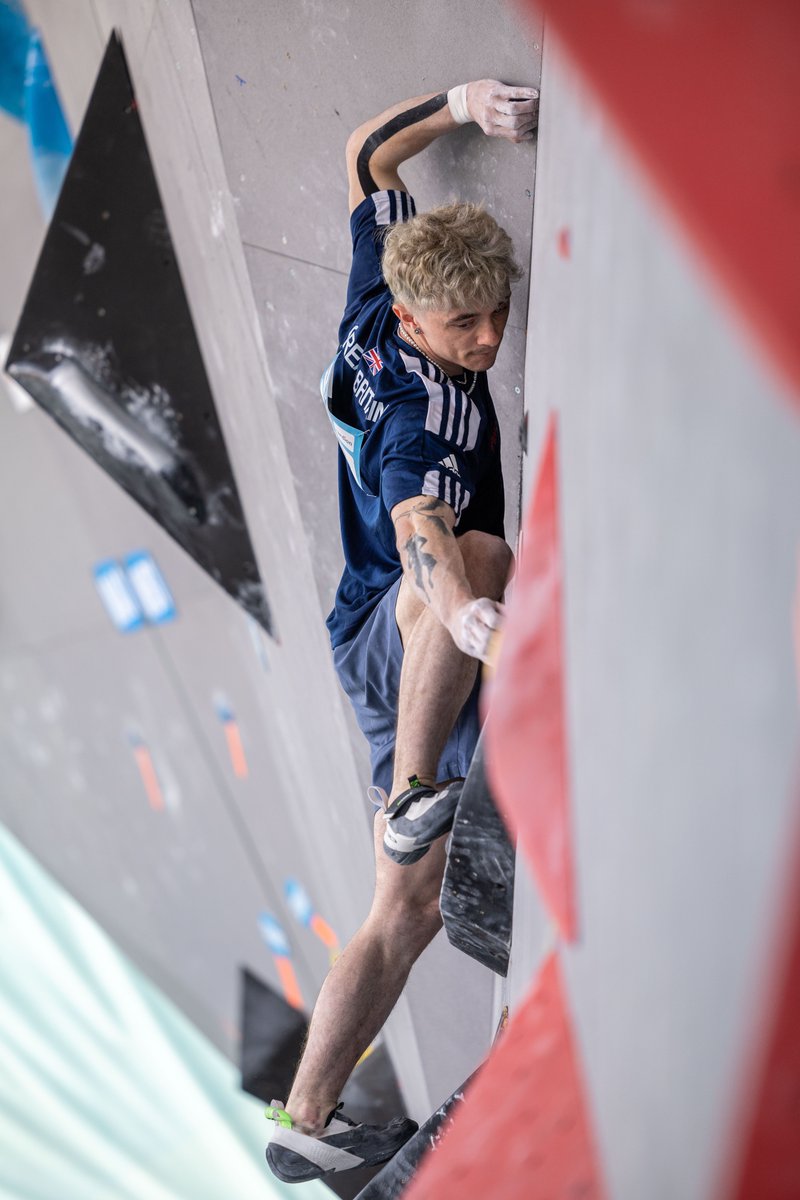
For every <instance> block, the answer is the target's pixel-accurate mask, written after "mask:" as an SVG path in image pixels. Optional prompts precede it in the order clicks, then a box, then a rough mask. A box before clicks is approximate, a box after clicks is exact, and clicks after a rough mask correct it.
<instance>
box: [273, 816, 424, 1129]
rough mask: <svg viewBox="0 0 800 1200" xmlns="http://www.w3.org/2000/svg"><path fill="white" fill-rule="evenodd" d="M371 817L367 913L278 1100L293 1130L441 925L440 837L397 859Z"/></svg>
mask: <svg viewBox="0 0 800 1200" xmlns="http://www.w3.org/2000/svg"><path fill="white" fill-rule="evenodd" d="M383 829H384V819H383V814H382V813H380V812H379V813H377V814H376V817H375V861H376V868H377V870H376V881H375V898H374V900H373V903H372V908H371V910H370V913H369V916H368V917H367V919H366V921H365V922H364V924H363V925H362V926H361V928H360V929H359V931H358V933H357V934H356V935H355V937H354V938H353V939H352V941H351V942H350V943H349V945H348V946H347V949H346V950H345V951H344V953H343V954H342V956H341V958H340V959H339V960H338V962H337V963H336V964H335V965H334V967H333V968H332V969H331V971H330V974H329V975H328V978H327V979H326V980H325V983H324V984H323V987H322V991H321V992H320V994H319V998H318V1000H317V1003H316V1007H315V1008H314V1016H313V1019H312V1022H311V1028H310V1030H309V1035H308V1042H307V1044H306V1049H305V1052H304V1054H303V1058H302V1061H301V1063H300V1066H299V1068H298V1071H297V1076H296V1078H295V1081H294V1084H293V1086H292V1090H291V1093H290V1095H289V1098H288V1100H287V1102H286V1109H287V1112H289V1113H290V1114H291V1117H292V1120H293V1122H294V1126H295V1128H296V1129H299V1130H300V1132H301V1133H318V1132H319V1131H320V1130H321V1129H322V1127H323V1125H324V1124H325V1120H326V1119H327V1116H328V1114H329V1113H330V1111H331V1109H332V1108H334V1106H335V1105H336V1104H337V1103H338V1100H339V1095H340V1093H341V1090H342V1088H343V1087H344V1085H345V1083H346V1082H347V1080H348V1078H349V1076H350V1073H351V1072H352V1070H353V1067H354V1066H355V1065H356V1063H357V1062H358V1060H359V1058H360V1057H361V1055H362V1054H363V1053H364V1051H365V1050H366V1048H367V1046H369V1044H370V1043H371V1042H372V1041H373V1039H374V1038H375V1037H376V1035H377V1034H378V1033H379V1031H380V1030H381V1029H382V1027H383V1024H384V1022H385V1021H386V1018H387V1017H388V1015H389V1013H390V1012H391V1011H392V1009H393V1008H394V1006H395V1004H396V1002H397V998H398V996H399V995H400V993H401V991H402V990H403V987H404V985H405V982H406V979H407V978H408V973H409V971H410V970H411V967H412V965H413V964H414V962H415V960H416V959H417V958H418V957H419V956H420V954H421V953H422V951H423V950H424V949H425V947H426V946H427V945H428V943H429V942H430V941H431V939H432V938H433V937H434V936H435V935H436V934H437V933H438V931H439V929H440V928H441V925H442V918H441V915H440V913H439V891H440V888H441V882H442V874H443V872H444V863H445V852H444V842H445V840H446V839H445V838H440V839H439V841H438V842H436V843H435V844H434V845H433V846H431V848H430V850H429V851H428V853H427V854H426V855H425V857H424V858H422V859H420V861H419V862H417V863H413V864H412V865H411V866H410V867H400V866H398V865H397V863H394V862H392V861H391V859H389V858H387V857H386V855H385V854H384V853H383Z"/></svg>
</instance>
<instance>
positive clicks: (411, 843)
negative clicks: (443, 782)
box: [383, 776, 464, 867]
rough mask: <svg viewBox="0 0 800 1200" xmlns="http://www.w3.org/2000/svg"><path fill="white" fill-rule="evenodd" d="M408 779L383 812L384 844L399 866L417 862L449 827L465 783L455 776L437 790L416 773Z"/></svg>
mask: <svg viewBox="0 0 800 1200" xmlns="http://www.w3.org/2000/svg"><path fill="white" fill-rule="evenodd" d="M408 782H409V784H410V787H409V788H408V790H407V791H405V792H401V794H400V795H399V796H398V797H397V798H396V799H395V800H393V801H392V803H391V804H390V805H389V806H388V807H387V809H386V811H385V813H384V816H385V818H386V829H385V830H384V834H383V848H384V850H385V851H386V853H387V854H388V855H389V858H391V859H392V861H393V862H396V863H399V864H400V865H401V866H402V867H407V866H410V864H411V863H415V862H418V861H419V859H420V858H422V856H423V855H424V854H427V853H428V849H429V848H430V845H431V843H432V842H435V841H436V839H437V838H438V837H441V836H442V834H445V833H447V832H448V831H449V830H450V829H452V827H453V819H454V818H455V814H456V805H457V804H458V799H459V796H460V795H461V789H462V788H463V786H464V780H463V779H457V780H455V781H454V782H453V783H449V784H448V785H447V787H446V788H443V789H442V791H440V792H437V791H436V790H435V789H434V788H432V787H428V785H427V784H424V783H420V781H419V780H418V779H417V777H416V776H412V778H411V779H409V781H408Z"/></svg>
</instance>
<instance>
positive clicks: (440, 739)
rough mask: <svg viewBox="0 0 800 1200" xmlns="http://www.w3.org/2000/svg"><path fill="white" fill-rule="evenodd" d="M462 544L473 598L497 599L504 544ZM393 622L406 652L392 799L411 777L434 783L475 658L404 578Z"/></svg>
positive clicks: (474, 539) (507, 560)
mask: <svg viewBox="0 0 800 1200" xmlns="http://www.w3.org/2000/svg"><path fill="white" fill-rule="evenodd" d="M460 546H461V552H462V555H463V557H464V565H465V567H466V572H467V578H468V579H469V582H470V585H471V587H472V590H473V592H474V593H475V595H476V596H489V597H490V599H492V600H499V599H500V597H501V596H502V595H503V591H504V589H505V585H506V579H507V577H508V570H509V566H510V564H511V551H510V550H509V549H508V546H507V545H506V544H505V542H503V541H501V540H500V539H499V538H493V537H490V536H489V535H487V534H469V533H468V534H465V535H464V537H463V538H461V539H460ZM397 623H398V626H399V628H400V634H401V636H402V638H403V646H404V648H405V653H404V656H403V671H402V674H401V676H400V699H399V703H398V718H397V739H396V741H395V751H394V779H393V782H392V795H391V797H390V799H394V797H395V796H398V795H399V794H400V793H401V792H403V791H405V790H406V788H407V787H408V780H409V778H410V777H411V776H412V775H416V776H417V777H418V778H419V780H420V781H421V782H422V783H427V784H428V785H429V786H430V787H434V786H435V785H436V783H437V782H438V780H437V767H438V764H439V759H440V758H441V755H442V751H443V750H444V747H445V743H446V742H447V739H448V737H449V736H450V733H451V731H452V729H453V726H454V725H455V723H456V720H457V718H458V714H459V713H460V712H461V709H462V708H463V706H464V704H465V703H466V701H467V698H468V696H469V694H470V692H471V691H472V688H473V685H474V683H475V677H476V675H477V673H478V660H477V659H475V658H470V657H469V656H468V655H466V654H462V652H461V651H460V650H459V649H458V647H457V646H456V644H455V642H454V641H453V639H452V637H451V636H450V634H449V633H448V632H447V630H446V629H445V627H444V626H443V625H442V623H441V622H440V621H439V619H438V617H437V616H436V615H435V613H434V612H433V611H432V610H431V609H430V608H426V607H425V605H424V604H423V603H422V602H421V601H420V600H419V599H418V598H417V597H416V595H415V594H414V592H413V590H412V589H411V588H410V587H409V586H408V585H407V583H406V581H405V580H403V583H402V585H401V588H400V595H399V596H398V601H397Z"/></svg>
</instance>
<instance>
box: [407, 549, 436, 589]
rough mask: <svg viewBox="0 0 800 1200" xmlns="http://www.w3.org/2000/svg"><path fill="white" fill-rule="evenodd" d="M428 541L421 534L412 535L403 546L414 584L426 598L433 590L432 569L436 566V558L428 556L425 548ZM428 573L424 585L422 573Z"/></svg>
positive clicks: (431, 555)
mask: <svg viewBox="0 0 800 1200" xmlns="http://www.w3.org/2000/svg"><path fill="white" fill-rule="evenodd" d="M427 544H428V539H427V538H425V537H423V536H422V534H421V533H412V535H411V537H410V538H409V539H408V541H407V542H406V544H405V552H406V558H407V559H408V568H409V570H410V571H413V572H414V582H415V583H416V585H417V587H418V588H419V590H420V591H421V592H424V593H425V595H426V596H427V595H428V593H429V592H430V591H432V590H433V568H434V567H435V566H436V556H435V555H433V554H429V553H428V551H427V550H425V549H424V548H423V547H425V546H426V545H427ZM425 571H427V572H428V582H427V584H426V583H425V578H424V572H425Z"/></svg>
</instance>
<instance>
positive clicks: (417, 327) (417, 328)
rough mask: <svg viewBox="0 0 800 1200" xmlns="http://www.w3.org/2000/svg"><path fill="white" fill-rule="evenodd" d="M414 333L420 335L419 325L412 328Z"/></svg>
mask: <svg viewBox="0 0 800 1200" xmlns="http://www.w3.org/2000/svg"><path fill="white" fill-rule="evenodd" d="M414 333H422V330H421V329H420V327H419V325H415V326H414Z"/></svg>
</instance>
